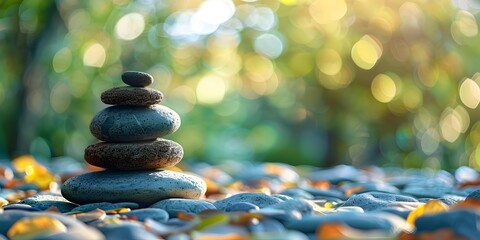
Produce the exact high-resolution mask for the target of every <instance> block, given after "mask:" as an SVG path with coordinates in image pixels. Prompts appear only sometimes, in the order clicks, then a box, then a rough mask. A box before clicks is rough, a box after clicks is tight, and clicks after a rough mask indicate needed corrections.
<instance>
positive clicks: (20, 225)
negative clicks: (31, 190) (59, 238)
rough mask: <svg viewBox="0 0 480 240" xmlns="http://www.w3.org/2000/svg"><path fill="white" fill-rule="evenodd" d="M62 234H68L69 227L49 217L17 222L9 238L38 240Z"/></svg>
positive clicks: (9, 233) (8, 233) (10, 231)
mask: <svg viewBox="0 0 480 240" xmlns="http://www.w3.org/2000/svg"><path fill="white" fill-rule="evenodd" d="M60 232H67V227H66V226H65V225H64V224H63V223H62V222H60V221H59V220H57V219H55V218H51V217H48V216H38V217H29V218H22V219H20V220H18V221H17V222H15V223H14V224H13V225H12V226H11V227H10V229H9V230H8V232H7V237H8V238H9V239H12V240H20V239H22V240H25V239H36V238H40V237H42V236H46V235H50V234H54V233H60Z"/></svg>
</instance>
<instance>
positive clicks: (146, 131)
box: [90, 104, 180, 142]
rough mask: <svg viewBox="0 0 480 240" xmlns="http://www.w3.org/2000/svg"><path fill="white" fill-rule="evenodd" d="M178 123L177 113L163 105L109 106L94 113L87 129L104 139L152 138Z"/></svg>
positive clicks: (129, 139)
mask: <svg viewBox="0 0 480 240" xmlns="http://www.w3.org/2000/svg"><path fill="white" fill-rule="evenodd" d="M179 127H180V116H178V114H177V113H176V112H175V111H174V110H172V109H170V108H168V107H165V106H162V105H157V104H155V105H151V106H149V107H136V106H121V105H117V106H111V107H107V108H105V109H103V110H102V111H100V112H99V113H97V114H96V115H95V116H94V117H93V119H92V122H91V123H90V132H91V133H92V134H93V136H95V137H96V138H97V139H99V140H102V141H106V142H135V141H145V140H154V139H157V138H161V137H163V136H165V135H168V134H171V133H174V132H175V131H177V129H178V128H179Z"/></svg>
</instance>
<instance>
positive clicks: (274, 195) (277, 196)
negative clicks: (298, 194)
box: [272, 193, 293, 201]
mask: <svg viewBox="0 0 480 240" xmlns="http://www.w3.org/2000/svg"><path fill="white" fill-rule="evenodd" d="M272 197H276V198H278V199H280V200H282V201H287V200H292V199H293V197H290V196H287V195H283V194H278V193H277V194H272Z"/></svg>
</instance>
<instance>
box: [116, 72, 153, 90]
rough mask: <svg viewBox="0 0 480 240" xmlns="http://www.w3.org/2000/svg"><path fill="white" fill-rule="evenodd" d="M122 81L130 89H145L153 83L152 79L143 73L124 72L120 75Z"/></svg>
mask: <svg viewBox="0 0 480 240" xmlns="http://www.w3.org/2000/svg"><path fill="white" fill-rule="evenodd" d="M122 81H123V82H124V83H126V84H128V85H130V86H132V87H146V86H148V85H150V84H152V83H153V77H152V75H150V74H148V73H144V72H137V71H126V72H124V73H123V74H122Z"/></svg>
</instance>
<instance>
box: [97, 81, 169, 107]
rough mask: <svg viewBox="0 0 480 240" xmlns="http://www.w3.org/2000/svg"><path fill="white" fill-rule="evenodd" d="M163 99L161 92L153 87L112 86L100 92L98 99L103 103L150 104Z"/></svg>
mask: <svg viewBox="0 0 480 240" xmlns="http://www.w3.org/2000/svg"><path fill="white" fill-rule="evenodd" d="M162 99H163V93H162V92H160V91H158V90H155V89H153V88H138V87H129V86H125V87H114V88H110V89H108V90H106V91H104V92H103V93H102V95H101V96H100V100H102V102H103V103H105V104H111V105H129V106H145V107H147V106H150V105H154V104H158V103H160V102H161V101H162Z"/></svg>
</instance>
